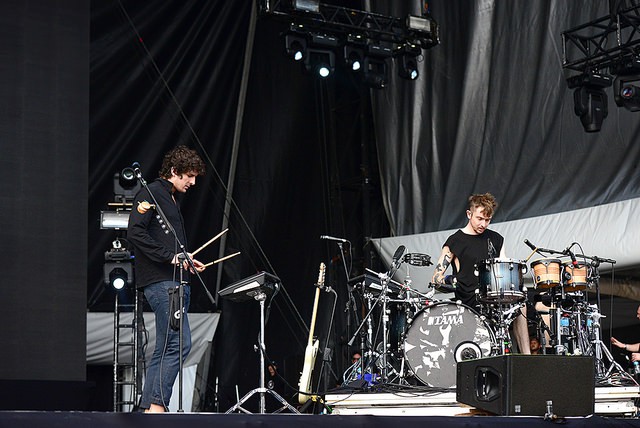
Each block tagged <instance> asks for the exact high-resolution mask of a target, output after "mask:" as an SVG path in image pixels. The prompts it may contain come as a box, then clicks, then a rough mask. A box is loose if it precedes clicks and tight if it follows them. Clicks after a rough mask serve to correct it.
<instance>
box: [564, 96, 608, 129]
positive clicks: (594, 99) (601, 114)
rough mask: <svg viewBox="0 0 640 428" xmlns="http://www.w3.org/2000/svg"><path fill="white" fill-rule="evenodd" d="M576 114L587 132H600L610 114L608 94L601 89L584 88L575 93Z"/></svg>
mask: <svg viewBox="0 0 640 428" xmlns="http://www.w3.org/2000/svg"><path fill="white" fill-rule="evenodd" d="M573 102H574V112H575V113H576V116H579V117H580V121H581V122H582V127H583V128H584V130H585V131H586V132H598V131H600V127H601V126H602V121H603V120H604V118H605V117H607V115H608V114H609V110H608V108H607V94H606V93H605V92H604V90H602V89H600V88H590V87H587V86H582V87H580V88H576V90H575V91H574V93H573Z"/></svg>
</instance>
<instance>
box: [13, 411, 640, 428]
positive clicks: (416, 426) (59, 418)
mask: <svg viewBox="0 0 640 428" xmlns="http://www.w3.org/2000/svg"><path fill="white" fill-rule="evenodd" d="M553 422H556V423H563V424H566V425H567V426H570V427H572V428H583V427H584V428H592V427H599V426H603V427H608V428H617V427H620V428H623V427H624V428H628V427H639V428H640V420H638V419H623V418H612V417H603V416H597V415H594V416H590V417H578V418H566V419H560V420H555V421H553ZM399 424H401V426H402V428H424V427H425V426H434V427H438V428H449V427H451V428H454V427H470V426H473V427H474V428H484V427H487V428H503V427H504V428H511V427H513V426H518V427H524V428H528V427H532V428H533V427H549V426H550V425H549V424H550V421H549V420H545V419H544V418H542V417H531V416H529V417H525V416H519V417H507V416H472V417H450V416H409V415H407V416H403V417H401V418H398V416H395V415H376V416H374V415H293V414H286V415H285V414H276V415H271V414H267V415H260V414H257V415H248V414H228V415H227V414H218V413H215V414H214V413H197V414H196V413H167V414H155V415H150V414H144V413H107V412H101V413H98V412H93V413H91V412H32V411H28V412H27V411H15V412H10V411H3V412H0V427H11V428H34V427H36V428H40V427H55V428H58V427H59V428H62V427H64V428H86V427H91V428H115V427H118V428H129V427H131V428H175V427H177V426H188V427H189V428H211V427H216V428H226V427H229V428H232V427H233V428H235V427H239V426H241V427H256V428H299V427H301V426H304V427H305V428H325V427H327V426H331V428H356V427H367V428H386V427H389V426H394V425H395V426H397V425H399Z"/></svg>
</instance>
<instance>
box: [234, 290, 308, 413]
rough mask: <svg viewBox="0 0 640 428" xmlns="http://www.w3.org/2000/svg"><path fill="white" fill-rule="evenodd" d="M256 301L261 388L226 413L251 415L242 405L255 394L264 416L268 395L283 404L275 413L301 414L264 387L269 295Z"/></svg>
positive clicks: (256, 297)
mask: <svg viewBox="0 0 640 428" xmlns="http://www.w3.org/2000/svg"><path fill="white" fill-rule="evenodd" d="M254 299H255V300H257V301H258V302H260V334H259V336H258V342H259V343H258V347H259V351H260V386H259V387H258V388H255V389H252V390H251V391H249V392H248V393H247V394H246V395H245V396H244V397H242V398H241V399H240V401H238V402H237V403H236V404H234V405H233V407H231V408H230V409H229V410H227V411H226V412H225V413H232V412H234V411H236V410H240V411H242V412H244V413H249V414H250V413H251V412H250V411H248V410H246V409H244V408H243V407H242V405H243V404H244V403H245V402H246V401H247V400H248V399H249V398H251V397H252V396H253V395H254V394H259V412H260V413H262V414H264V413H266V403H265V396H266V395H267V394H271V395H272V396H273V397H274V398H275V399H276V400H278V401H279V402H280V404H282V407H281V408H280V409H278V410H276V411H275V412H274V413H280V412H281V411H282V410H285V409H289V410H290V411H291V412H292V413H298V414H299V413H300V412H298V410H297V409H296V408H295V407H293V406H292V405H291V404H289V403H288V402H287V400H285V399H284V398H282V397H281V396H280V394H278V393H277V392H275V391H274V390H272V389H269V388H266V387H265V386H264V377H265V372H264V367H265V364H264V354H265V351H266V346H265V344H264V301H265V300H266V299H267V295H266V294H265V293H264V292H263V291H259V292H258V293H256V295H255V296H254Z"/></svg>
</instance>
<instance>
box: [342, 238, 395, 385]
mask: <svg viewBox="0 0 640 428" xmlns="http://www.w3.org/2000/svg"><path fill="white" fill-rule="evenodd" d="M400 247H401V248H402V251H403V252H404V246H400ZM399 250H400V248H398V250H396V254H397V253H398V252H399ZM401 255H402V254H400V256H398V257H397V258H398V259H399V258H400V257H401ZM395 259H396V256H395V255H394V262H393V264H392V267H391V269H390V270H389V271H388V272H387V273H384V274H378V278H379V279H380V285H381V289H380V294H379V295H378V297H377V298H376V300H375V301H374V302H373V304H371V303H369V311H368V312H367V314H366V315H365V317H364V319H363V320H362V322H361V323H360V325H359V326H358V328H357V329H356V331H355V333H354V334H353V336H352V337H351V339H350V340H349V346H352V345H353V342H354V340H355V338H356V336H357V335H358V333H359V332H360V330H361V329H362V327H363V326H364V324H365V323H366V324H367V334H368V336H369V344H370V347H369V352H370V357H371V361H370V363H371V369H372V370H371V374H372V375H373V366H374V365H375V361H374V359H373V352H374V350H375V346H374V344H373V322H372V314H373V310H374V309H375V308H376V306H378V303H380V302H382V309H381V312H382V353H381V355H380V358H381V363H380V365H381V367H380V377H381V380H382V382H383V383H384V382H386V381H387V358H386V357H387V355H386V350H387V330H388V322H389V314H387V299H388V298H387V295H386V294H387V288H388V285H389V281H390V280H391V277H392V276H393V273H395V271H396V270H397V269H398V267H399V266H400V263H398V261H399V260H397V261H396V260H395ZM396 265H397V266H396Z"/></svg>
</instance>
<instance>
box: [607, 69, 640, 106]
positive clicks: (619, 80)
mask: <svg viewBox="0 0 640 428" xmlns="http://www.w3.org/2000/svg"><path fill="white" fill-rule="evenodd" d="M638 81H640V75H637V74H636V75H621V76H618V77H616V79H615V80H614V81H613V99H614V100H615V102H616V104H617V105H618V107H624V108H626V109H627V110H629V111H640V87H638V86H636V85H633V84H632V83H635V82H638Z"/></svg>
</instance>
